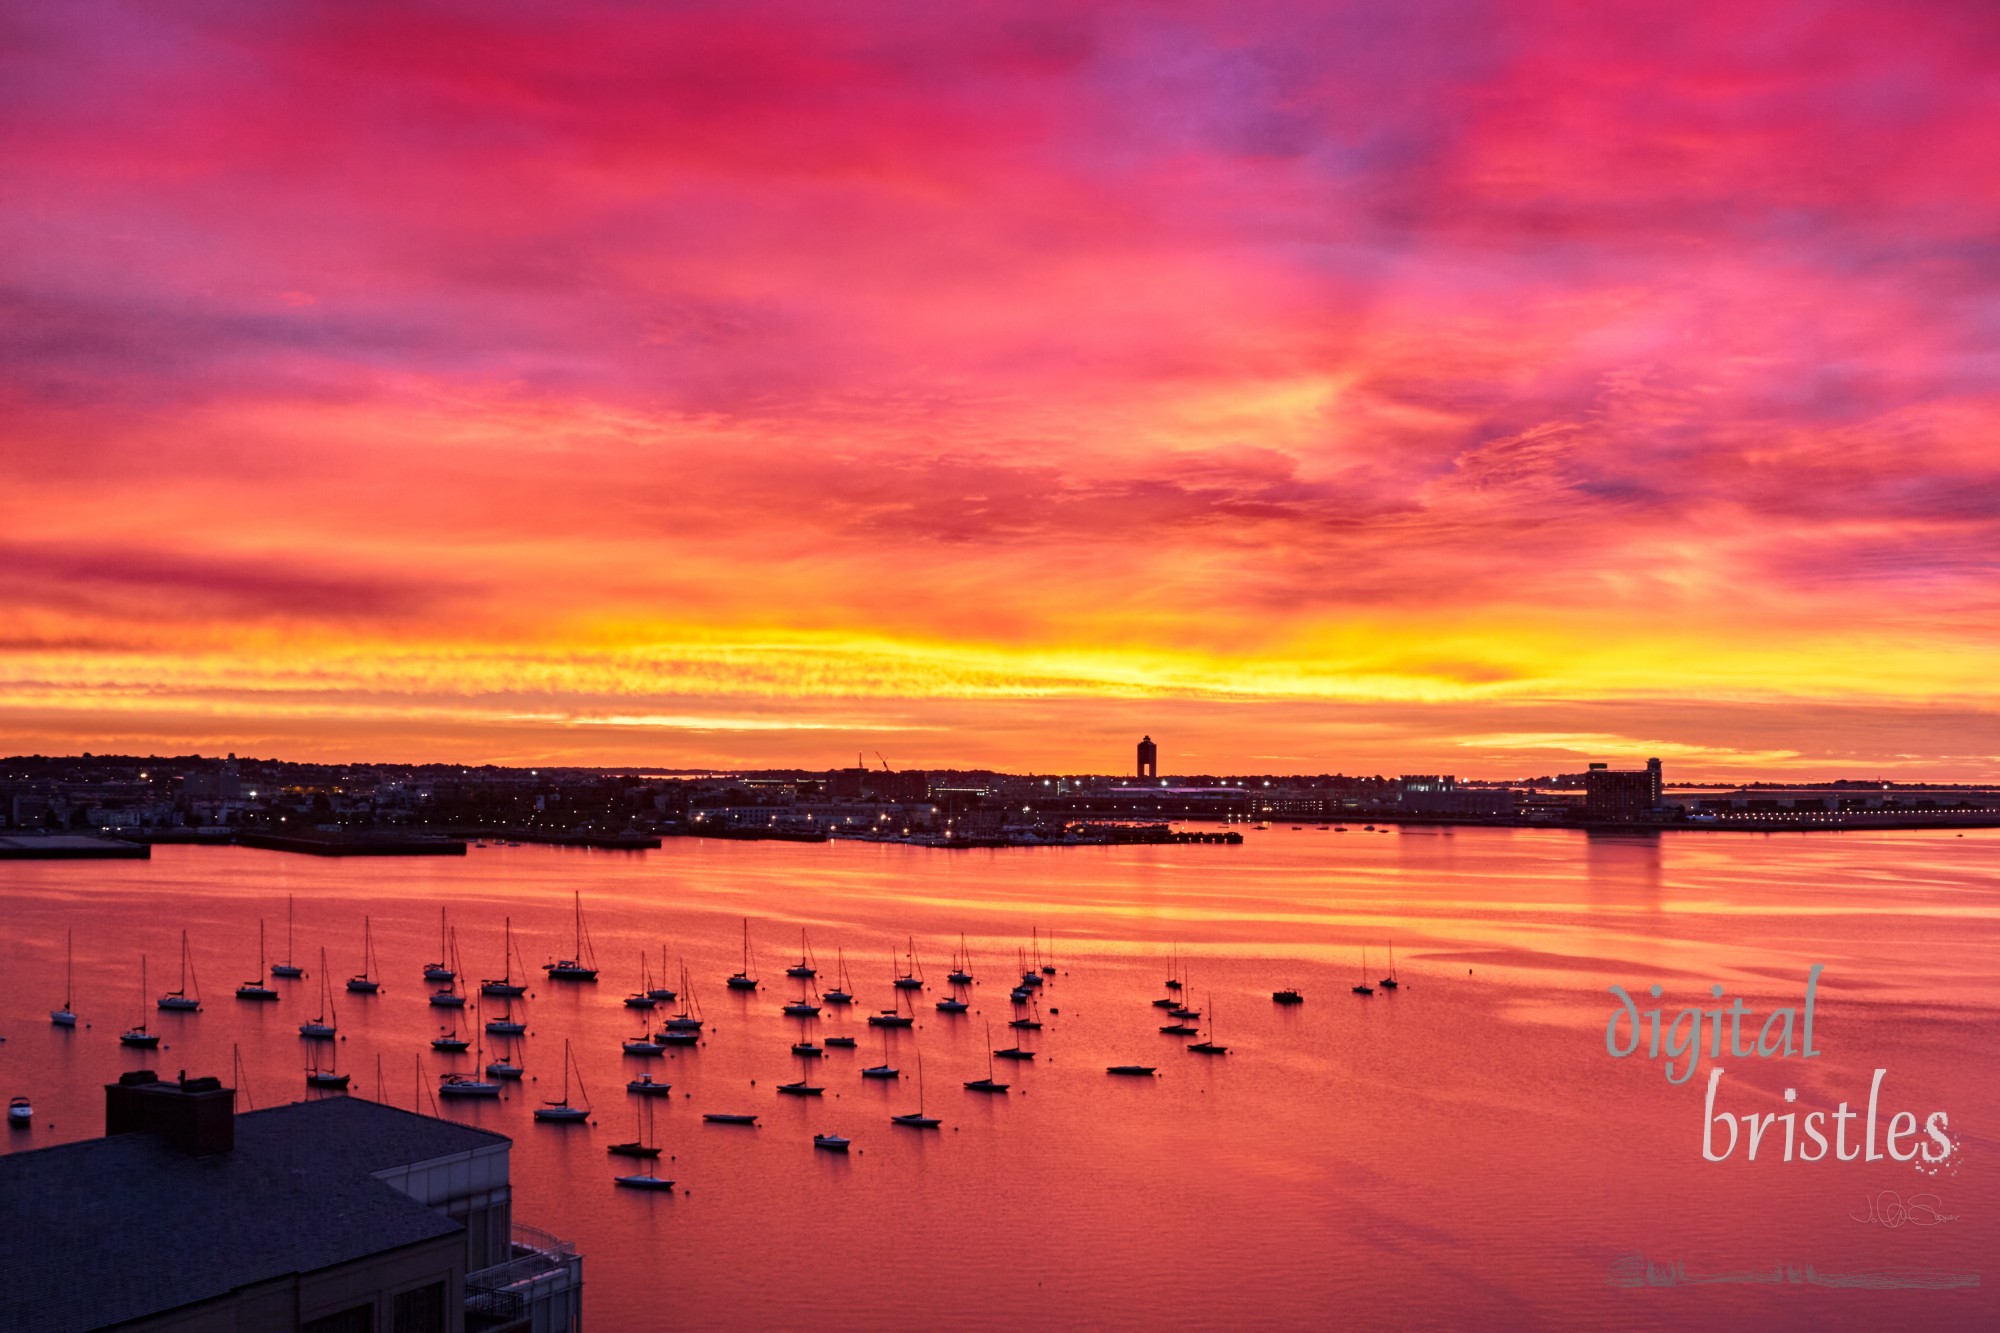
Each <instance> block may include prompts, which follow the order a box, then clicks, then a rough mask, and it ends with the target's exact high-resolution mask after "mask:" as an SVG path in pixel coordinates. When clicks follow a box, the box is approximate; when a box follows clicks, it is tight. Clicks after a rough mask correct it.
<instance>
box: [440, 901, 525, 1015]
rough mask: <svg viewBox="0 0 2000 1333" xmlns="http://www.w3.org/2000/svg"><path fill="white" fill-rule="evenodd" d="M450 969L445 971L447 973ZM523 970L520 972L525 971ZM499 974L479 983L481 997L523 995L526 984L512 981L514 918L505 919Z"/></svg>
mask: <svg viewBox="0 0 2000 1333" xmlns="http://www.w3.org/2000/svg"><path fill="white" fill-rule="evenodd" d="M449 970H450V969H446V971H447V972H449ZM526 970H527V969H526V968H523V969H522V971H524V972H525V971H526ZM500 972H501V975H500V976H497V977H488V978H486V979H485V980H484V981H482V982H480V983H479V993H480V994H481V995H507V996H513V995H525V994H527V992H528V987H527V985H526V983H524V982H519V981H516V980H514V918H513V917H511V916H510V917H508V918H507V926H506V933H505V935H504V937H503V939H502V941H501V945H500Z"/></svg>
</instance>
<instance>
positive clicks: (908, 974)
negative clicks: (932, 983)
mask: <svg viewBox="0 0 2000 1333" xmlns="http://www.w3.org/2000/svg"><path fill="white" fill-rule="evenodd" d="M923 988H924V970H923V968H922V967H921V966H919V965H918V963H917V937H916V936H914V935H912V936H910V951H909V954H908V955H907V966H906V967H905V969H904V970H903V971H901V972H898V973H897V974H896V989H897V990H922V989H923Z"/></svg>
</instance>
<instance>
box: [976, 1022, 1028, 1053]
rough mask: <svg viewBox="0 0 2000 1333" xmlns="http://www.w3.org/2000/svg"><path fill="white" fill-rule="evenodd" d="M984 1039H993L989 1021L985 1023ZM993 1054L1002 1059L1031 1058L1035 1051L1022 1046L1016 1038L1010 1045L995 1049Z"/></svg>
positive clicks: (991, 1026)
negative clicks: (1002, 1048)
mask: <svg viewBox="0 0 2000 1333" xmlns="http://www.w3.org/2000/svg"><path fill="white" fill-rule="evenodd" d="M986 1039H987V1040H988V1041H992V1040H993V1025H992V1024H991V1023H988V1024H987V1025H986ZM993 1054H995V1055H997V1056H999V1057H1000V1058H1001V1059H1002V1060H1032V1059H1034V1058H1035V1053H1034V1052H1033V1051H1031V1050H1028V1049H1026V1048H1025V1047H1023V1046H1022V1045H1021V1043H1020V1041H1019V1039H1018V1038H1017V1039H1016V1040H1015V1042H1014V1044H1013V1045H1012V1046H1009V1047H1007V1048H1006V1049H1004V1050H998V1051H995V1052H993Z"/></svg>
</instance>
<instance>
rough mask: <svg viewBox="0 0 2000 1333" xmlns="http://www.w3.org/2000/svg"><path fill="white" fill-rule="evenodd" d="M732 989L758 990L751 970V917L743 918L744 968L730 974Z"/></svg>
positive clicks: (729, 982) (729, 984)
mask: <svg viewBox="0 0 2000 1333" xmlns="http://www.w3.org/2000/svg"><path fill="white" fill-rule="evenodd" d="M728 986H729V989H731V990H756V989H757V978H756V977H755V976H753V975H752V974H751V971H750V918H749V917H747V916H746V917H744V918H743V968H742V970H741V971H738V972H732V973H730V974H729V981H728Z"/></svg>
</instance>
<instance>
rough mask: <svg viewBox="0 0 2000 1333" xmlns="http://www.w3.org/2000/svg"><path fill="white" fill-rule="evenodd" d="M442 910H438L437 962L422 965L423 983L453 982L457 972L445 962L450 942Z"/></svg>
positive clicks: (448, 953)
mask: <svg viewBox="0 0 2000 1333" xmlns="http://www.w3.org/2000/svg"><path fill="white" fill-rule="evenodd" d="M444 910H445V909H444V908H442V907H440V908H438V961H437V962H435V963H425V964H424V980H425V981H454V980H456V979H457V977H458V970H457V969H456V968H454V967H453V966H451V964H450V963H448V962H447V961H446V960H447V959H449V958H450V957H451V953H450V945H451V941H450V938H449V933H448V932H447V930H446V929H445V919H444Z"/></svg>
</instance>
